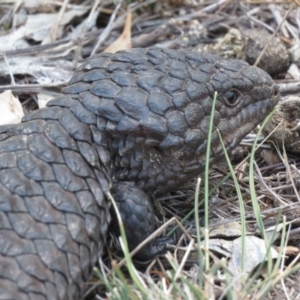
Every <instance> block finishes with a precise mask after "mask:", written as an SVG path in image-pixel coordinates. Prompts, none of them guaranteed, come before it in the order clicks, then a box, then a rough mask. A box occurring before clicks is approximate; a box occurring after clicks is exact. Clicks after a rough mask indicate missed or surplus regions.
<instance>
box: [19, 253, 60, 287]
mask: <svg viewBox="0 0 300 300" xmlns="http://www.w3.org/2000/svg"><path fill="white" fill-rule="evenodd" d="M16 260H17V262H18V263H19V265H20V266H21V267H22V269H23V270H24V271H25V272H26V273H28V274H29V275H32V276H37V278H39V279H41V280H42V281H44V282H45V281H49V282H54V276H53V273H52V272H51V271H50V270H49V269H48V268H46V266H45V265H44V264H43V263H42V262H41V260H40V259H39V258H38V257H37V256H36V255H34V254H24V255H19V256H17V257H16ZM33 270H35V272H33Z"/></svg>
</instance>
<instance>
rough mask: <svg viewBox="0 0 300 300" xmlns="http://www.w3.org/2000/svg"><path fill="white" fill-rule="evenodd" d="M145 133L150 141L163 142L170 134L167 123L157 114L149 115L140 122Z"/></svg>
mask: <svg viewBox="0 0 300 300" xmlns="http://www.w3.org/2000/svg"><path fill="white" fill-rule="evenodd" d="M140 124H141V125H142V126H143V132H144V133H145V135H146V136H147V138H150V139H157V140H158V141H161V140H162V139H163V138H165V137H166V135H167V134H168V128H167V121H166V119H165V118H161V117H159V116H157V115H156V114H153V113H149V114H148V116H147V117H146V118H144V119H142V120H141V121H140Z"/></svg>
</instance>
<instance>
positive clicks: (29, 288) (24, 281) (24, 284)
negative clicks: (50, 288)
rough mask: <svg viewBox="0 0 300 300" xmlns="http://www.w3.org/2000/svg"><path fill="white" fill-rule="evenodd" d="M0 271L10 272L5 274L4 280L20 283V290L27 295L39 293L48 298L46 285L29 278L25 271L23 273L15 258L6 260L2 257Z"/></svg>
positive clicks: (0, 257) (0, 258)
mask: <svg viewBox="0 0 300 300" xmlns="http://www.w3.org/2000/svg"><path fill="white" fill-rule="evenodd" d="M0 269H1V270H8V272H5V274H3V275H4V278H6V279H8V280H11V281H12V282H13V281H15V282H18V286H19V288H20V289H21V290H22V291H24V292H25V293H30V292H32V293H34V292H37V293H40V294H41V295H44V296H45V297H46V295H47V291H46V287H45V285H44V284H43V283H42V282H41V281H39V280H38V279H36V278H34V277H32V276H28V275H27V274H26V273H25V272H24V271H22V270H21V269H20V267H19V265H18V262H17V261H16V259H15V258H12V257H6V258H4V257H2V256H0ZM1 296H2V295H1ZM2 299H3V298H2ZM6 299H9V298H6ZM16 299H19V298H16ZM44 299H45V298H44Z"/></svg>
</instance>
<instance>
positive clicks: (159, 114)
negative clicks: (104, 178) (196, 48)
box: [65, 48, 280, 194]
mask: <svg viewBox="0 0 300 300" xmlns="http://www.w3.org/2000/svg"><path fill="white" fill-rule="evenodd" d="M215 92H217V100H216V104H215V113H214V115H213V116H212V106H213V97H214V94H215ZM65 93H69V94H73V95H74V97H75V98H76V97H77V98H78V100H79V101H80V102H81V104H82V105H83V107H84V108H85V109H87V110H88V111H89V112H90V113H92V114H93V115H94V116H95V118H96V119H97V121H96V123H97V130H98V132H100V135H101V136H102V138H101V141H102V142H103V141H104V143H102V144H101V146H102V147H105V148H106V147H107V146H106V143H108V148H109V153H110V154H109V157H111V164H110V168H111V169H113V173H114V175H113V176H114V177H115V178H116V180H131V181H134V182H136V183H138V184H139V185H140V186H141V187H142V188H143V189H144V190H146V191H148V192H149V193H156V191H159V192H158V194H159V193H160V192H161V193H163V192H165V191H168V190H172V189H175V188H178V184H179V183H181V182H184V181H187V180H188V179H190V178H191V177H193V176H195V175H198V174H200V173H201V172H202V171H203V170H204V166H205V153H206V149H207V139H208V132H209V123H210V119H211V118H212V117H213V120H214V123H213V124H214V126H213V130H212V139H211V154H210V160H211V163H215V162H217V161H219V160H220V159H221V158H222V157H223V150H222V147H221V143H220V138H219V135H218V132H217V131H219V133H220V135H221V137H222V139H223V142H224V144H225V146H226V149H227V150H228V151H231V150H232V149H233V148H234V147H236V146H237V145H238V143H239V142H240V141H241V139H242V138H243V137H245V136H246V135H247V134H248V133H249V132H250V131H251V130H252V129H253V128H255V127H256V126H257V124H259V123H260V122H261V121H262V120H263V119H264V118H265V116H266V115H267V114H268V113H269V112H270V111H271V110H272V108H273V107H274V106H275V105H276V103H277V102H278V100H279V98H280V95H279V92H278V87H277V86H276V84H275V83H274V82H273V80H272V79H271V77H270V76H269V75H268V74H266V73H265V72H264V71H262V70H260V69H258V68H256V67H252V66H249V65H248V64H247V63H245V62H242V61H239V60H226V59H221V58H220V57H218V56H215V55H211V54H201V53H197V52H192V51H186V50H185V51H184V50H171V49H158V48H149V49H130V50H126V51H121V52H117V53H115V54H107V53H105V54H100V55H99V56H98V57H95V58H92V59H91V60H89V61H88V62H86V63H85V64H83V65H82V66H81V67H80V69H79V70H78V72H77V73H76V74H75V75H74V77H73V78H72V79H71V81H70V85H69V86H68V87H67V88H66V89H65ZM95 140H96V138H95ZM106 141H107V142H106Z"/></svg>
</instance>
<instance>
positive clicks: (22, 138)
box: [0, 135, 28, 153]
mask: <svg viewBox="0 0 300 300" xmlns="http://www.w3.org/2000/svg"><path fill="white" fill-rule="evenodd" d="M27 138H28V137H27V136H26V135H15V136H12V137H9V138H7V139H6V140H4V141H2V142H1V143H0V153H3V152H11V151H18V150H26V149H27V148H28V147H27Z"/></svg>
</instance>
